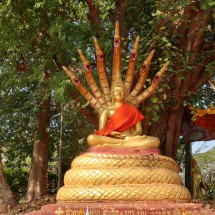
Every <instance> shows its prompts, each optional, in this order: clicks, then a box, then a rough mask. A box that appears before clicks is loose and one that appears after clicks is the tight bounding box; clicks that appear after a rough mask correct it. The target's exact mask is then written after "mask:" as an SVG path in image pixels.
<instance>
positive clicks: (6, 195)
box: [0, 156, 16, 214]
mask: <svg viewBox="0 0 215 215" xmlns="http://www.w3.org/2000/svg"><path fill="white" fill-rule="evenodd" d="M15 205H16V200H15V198H14V196H13V193H12V192H11V190H10V187H9V186H8V184H7V182H6V180H5V177H4V171H3V165H2V160H1V156H0V214H3V213H9V212H10V209H12V208H13V207H14V206H15Z"/></svg>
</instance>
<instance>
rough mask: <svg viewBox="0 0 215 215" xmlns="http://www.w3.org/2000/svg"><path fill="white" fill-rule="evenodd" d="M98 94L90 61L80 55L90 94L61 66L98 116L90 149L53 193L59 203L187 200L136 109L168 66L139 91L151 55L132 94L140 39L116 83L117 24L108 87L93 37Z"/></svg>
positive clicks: (173, 165)
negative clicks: (146, 133) (143, 125)
mask: <svg viewBox="0 0 215 215" xmlns="http://www.w3.org/2000/svg"><path fill="white" fill-rule="evenodd" d="M94 43H95V48H96V56H97V69H98V76H99V81H100V86H101V90H102V91H100V89H99V87H98V85H97V84H96V82H95V80H94V78H93V75H92V71H91V68H90V64H89V61H88V60H87V59H86V58H85V56H84V55H83V53H82V52H81V51H80V50H79V54H80V57H81V60H82V63H83V66H84V68H85V75H86V78H87V81H88V84H89V87H90V89H91V91H92V93H93V94H91V93H90V92H89V91H88V90H87V89H86V88H85V87H84V86H83V85H82V83H81V82H80V81H79V80H78V79H77V78H76V76H75V75H74V74H73V72H72V68H70V70H69V69H67V68H66V67H63V69H64V71H65V72H66V73H67V74H68V76H69V77H70V78H71V80H72V82H73V83H74V85H75V86H76V87H77V89H78V90H79V91H80V93H81V94H82V95H83V96H84V97H85V98H86V99H87V100H88V101H89V103H90V104H91V106H92V107H94V108H95V109H96V110H97V111H98V113H99V115H100V117H99V130H98V131H96V133H95V134H91V135H89V136H88V138H87V142H88V144H89V146H90V147H89V149H88V151H87V152H85V153H83V154H81V155H80V156H78V157H76V158H75V159H74V160H73V161H72V164H71V169H70V170H68V171H67V172H66V174H65V176H64V186H63V187H61V188H60V189H59V191H58V193H57V201H58V202H98V201H99V202H106V201H108V202H109V201H113V202H114V201H145V200H169V201H177V202H187V201H190V199H191V196H190V193H189V191H188V190H187V189H186V188H185V187H183V186H182V181H181V179H180V177H179V175H178V171H179V167H178V165H177V164H176V162H175V161H174V160H172V159H171V158H168V157H165V156H162V155H160V150H159V149H158V148H159V145H160V141H159V139H158V138H157V137H150V136H146V135H142V126H141V120H143V118H144V116H143V115H142V114H141V113H140V112H139V111H138V110H137V109H136V108H135V106H138V104H140V103H141V102H142V101H144V100H145V99H146V98H148V97H149V96H150V95H151V94H152V93H153V92H154V91H155V89H156V88H157V86H158V84H159V82H160V79H161V76H162V75H163V73H164V71H165V70H166V68H167V65H168V62H167V63H166V64H165V65H164V66H163V67H162V68H161V70H160V71H159V72H158V73H157V74H156V76H155V78H154V79H153V81H152V84H151V85H150V86H149V87H148V88H147V89H145V90H144V91H143V92H141V90H142V86H143V85H144V83H145V80H146V77H147V75H148V72H149V68H150V62H151V59H152V57H153V54H154V51H152V52H151V53H150V54H149V56H148V57H147V59H146V60H145V61H144V63H143V65H142V67H141V69H140V78H139V80H138V82H137V84H136V85H135V86H134V88H133V89H132V90H131V86H132V82H133V78H134V72H135V64H136V57H137V48H138V43H139V37H137V38H136V41H135V44H134V48H133V50H132V54H131V58H130V62H129V65H128V70H127V73H126V76H125V80H124V82H123V81H122V79H121V73H120V72H121V63H120V61H121V57H120V36H119V23H118V22H117V23H116V28H115V36H114V59H113V68H112V85H111V86H112V87H111V88H110V86H109V82H108V79H107V74H106V71H105V65H104V54H103V52H102V50H101V48H100V46H99V44H98V41H97V40H96V38H94Z"/></svg>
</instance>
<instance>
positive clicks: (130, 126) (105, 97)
mask: <svg viewBox="0 0 215 215" xmlns="http://www.w3.org/2000/svg"><path fill="white" fill-rule="evenodd" d="M139 40H140V38H139V36H138V37H137V38H136V41H135V43H134V47H133V50H132V53H131V57H130V62H129V65H128V69H127V73H126V76H125V80H124V81H122V79H121V54H120V52H121V51H120V35H119V23H118V22H116V27H115V36H114V57H113V67H112V80H111V87H110V85H109V82H108V78H107V73H106V69H105V64H104V53H103V52H102V50H101V48H100V45H99V43H98V41H97V39H96V38H94V43H95V48H96V57H97V69H98V76H99V81H100V86H101V90H100V88H99V86H98V85H97V84H96V82H95V80H94V78H93V75H92V71H91V68H90V63H89V61H88V60H87V59H86V57H85V56H84V54H83V53H82V51H81V50H78V51H79V54H80V57H81V60H82V63H83V66H84V71H85V75H86V79H87V81H88V84H89V87H90V89H91V91H92V93H90V92H89V91H88V90H87V89H86V88H85V87H84V86H83V84H82V83H81V82H80V81H79V80H78V78H77V77H76V76H75V75H74V74H73V73H72V72H71V71H69V70H68V69H67V68H66V67H63V69H64V71H65V72H66V73H67V74H68V76H69V77H70V78H71V80H72V82H73V83H74V84H75V86H76V87H77V89H78V90H79V91H80V93H81V94H82V95H83V96H84V97H85V98H86V99H87V100H88V101H89V103H90V104H91V105H92V106H93V107H94V108H95V109H96V110H97V111H98V113H99V115H100V120H99V131H97V132H96V134H92V135H90V136H89V137H88V144H89V145H90V146H100V145H102V146H119V145H120V146H123V147H134V146H144V147H153V148H157V147H158V146H159V144H160V141H159V140H158V139H157V138H156V137H147V136H146V135H143V136H141V135H142V126H141V123H140V121H141V120H142V119H143V118H144V116H143V115H142V114H141V113H140V112H139V111H138V110H137V109H136V108H135V106H137V105H139V104H140V103H141V102H142V101H144V100H145V99H147V98H148V97H149V96H150V95H151V94H152V93H153V92H154V91H155V89H156V88H157V86H158V84H159V82H160V80H161V76H162V75H163V73H164V71H165V69H166V68H167V65H168V62H167V63H166V64H165V65H164V66H163V67H162V68H161V70H160V71H159V72H158V73H157V74H156V75H155V78H154V79H153V80H152V84H151V85H150V86H149V87H148V88H147V89H145V90H144V91H143V92H142V88H143V87H142V86H143V85H144V83H145V81H146V78H147V75H148V72H149V69H150V63H151V59H152V57H153V54H154V50H153V51H152V52H151V53H150V54H149V56H148V57H147V59H146V60H145V61H144V63H143V65H142V67H141V68H140V77H139V80H138V81H137V83H136V85H135V86H134V88H133V89H131V87H132V83H133V80H134V74H135V65H136V59H137V49H138V44H139Z"/></svg>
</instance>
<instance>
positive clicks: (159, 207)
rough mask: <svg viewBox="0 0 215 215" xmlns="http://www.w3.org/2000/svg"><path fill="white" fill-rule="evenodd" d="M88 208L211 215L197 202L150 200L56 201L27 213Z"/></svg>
mask: <svg viewBox="0 0 215 215" xmlns="http://www.w3.org/2000/svg"><path fill="white" fill-rule="evenodd" d="M87 208H88V210H89V214H90V215H183V214H186V215H188V214H189V215H213V214H215V213H214V212H213V211H211V210H207V209H204V208H203V206H202V204H197V203H172V202H168V201H166V202H165V201H162V202H158V201H152V202H141V201H137V202H107V203H101V202H97V203H92V202H88V203H57V204H50V205H45V206H43V207H42V208H41V210H40V211H34V212H31V213H29V214H28V215H56V214H57V215H58V214H59V215H61V214H65V215H79V214H80V211H81V210H82V211H83V213H82V214H83V215H85V213H86V210H87Z"/></svg>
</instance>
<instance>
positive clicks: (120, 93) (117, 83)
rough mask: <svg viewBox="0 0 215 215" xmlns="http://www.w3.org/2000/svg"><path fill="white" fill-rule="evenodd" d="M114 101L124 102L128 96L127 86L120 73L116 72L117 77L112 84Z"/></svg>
mask: <svg viewBox="0 0 215 215" xmlns="http://www.w3.org/2000/svg"><path fill="white" fill-rule="evenodd" d="M111 96H112V101H113V102H114V101H118V102H124V101H125V98H126V88H125V85H124V83H123V81H122V79H121V78H120V75H119V73H117V74H116V78H115V80H114V82H113V84H112V86H111Z"/></svg>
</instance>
